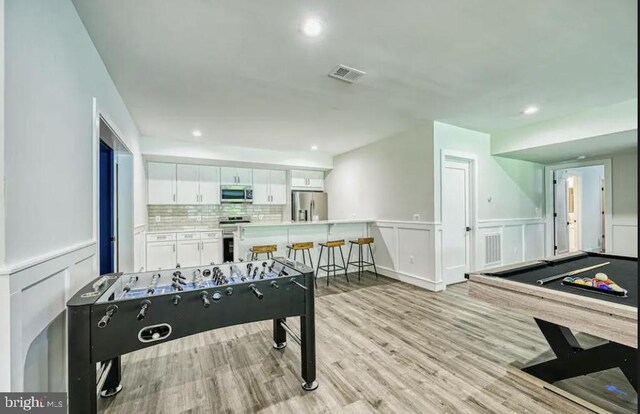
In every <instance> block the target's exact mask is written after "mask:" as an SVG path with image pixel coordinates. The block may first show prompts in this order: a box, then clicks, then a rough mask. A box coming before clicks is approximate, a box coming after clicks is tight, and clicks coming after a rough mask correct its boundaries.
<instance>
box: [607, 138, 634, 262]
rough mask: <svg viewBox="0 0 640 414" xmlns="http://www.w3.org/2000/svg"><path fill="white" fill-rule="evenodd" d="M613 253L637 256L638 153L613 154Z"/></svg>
mask: <svg viewBox="0 0 640 414" xmlns="http://www.w3.org/2000/svg"><path fill="white" fill-rule="evenodd" d="M610 158H611V181H612V183H611V186H612V198H613V200H612V203H613V206H612V211H613V218H612V234H611V240H612V244H613V249H612V252H613V253H616V254H622V255H628V256H634V257H635V256H637V255H638V152H637V148H636V150H635V151H626V152H624V153H620V154H612V155H611V156H610Z"/></svg>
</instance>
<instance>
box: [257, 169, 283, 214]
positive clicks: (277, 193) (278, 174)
mask: <svg viewBox="0 0 640 414" xmlns="http://www.w3.org/2000/svg"><path fill="white" fill-rule="evenodd" d="M255 179H256V177H255V175H254V176H253V180H254V182H255ZM254 188H255V187H254ZM269 192H270V193H271V204H281V205H285V204H287V172H286V171H278V170H271V171H270V172H269Z"/></svg>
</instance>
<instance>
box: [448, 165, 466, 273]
mask: <svg viewBox="0 0 640 414" xmlns="http://www.w3.org/2000/svg"><path fill="white" fill-rule="evenodd" d="M470 226H471V180H470V168H469V162H466V161H455V160H445V161H444V168H443V171H442V269H443V274H442V277H443V281H444V283H445V284H446V285H450V284H452V283H458V282H463V281H464V280H465V279H464V274H465V273H467V272H469V270H470V263H469V262H470V257H471V254H470V253H471V250H470V248H471V244H470Z"/></svg>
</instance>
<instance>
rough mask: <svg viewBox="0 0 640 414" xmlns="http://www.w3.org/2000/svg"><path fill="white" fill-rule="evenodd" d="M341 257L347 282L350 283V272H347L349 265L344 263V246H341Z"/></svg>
mask: <svg viewBox="0 0 640 414" xmlns="http://www.w3.org/2000/svg"><path fill="white" fill-rule="evenodd" d="M340 258H341V259H342V267H344V276H345V277H346V278H347V283H350V282H349V274H348V273H347V265H345V264H344V254H343V253H342V246H340Z"/></svg>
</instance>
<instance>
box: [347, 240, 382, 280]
mask: <svg viewBox="0 0 640 414" xmlns="http://www.w3.org/2000/svg"><path fill="white" fill-rule="evenodd" d="M349 243H351V245H350V246H349V256H348V257H347V267H349V265H353V266H356V267H357V268H358V280H360V276H361V275H362V269H364V268H365V267H370V266H373V271H374V273H375V274H376V279H377V278H378V269H376V261H375V260H373V250H372V249H371V243H373V237H360V238H359V239H357V240H349ZM354 245H357V246H358V260H354V261H353V262H352V261H351V250H352V249H353V246H354ZM362 246H368V247H369V253H370V254H371V261H370V262H366V261H365V260H364V256H363V255H362Z"/></svg>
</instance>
